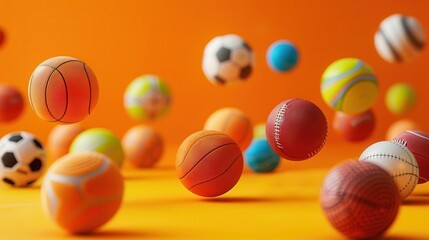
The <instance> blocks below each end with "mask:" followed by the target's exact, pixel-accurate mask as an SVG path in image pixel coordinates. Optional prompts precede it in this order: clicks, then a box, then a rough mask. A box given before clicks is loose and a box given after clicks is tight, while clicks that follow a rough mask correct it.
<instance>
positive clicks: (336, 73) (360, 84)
mask: <svg viewBox="0 0 429 240" xmlns="http://www.w3.org/2000/svg"><path fill="white" fill-rule="evenodd" d="M321 92H322V97H323V100H324V101H325V102H326V103H327V104H328V105H329V106H330V107H332V108H333V109H334V110H336V111H341V112H344V113H347V114H358V113H361V112H364V111H366V110H368V109H370V108H371V107H372V105H373V104H374V102H375V100H376V98H377V94H378V80H377V78H376V77H375V75H374V73H373V71H372V69H371V68H370V67H369V66H368V65H367V64H366V63H364V62H363V61H362V60H360V59H357V58H343V59H339V60H337V61H335V62H333V63H332V64H331V65H329V67H328V68H326V70H325V72H324V73H323V75H322V83H321Z"/></svg>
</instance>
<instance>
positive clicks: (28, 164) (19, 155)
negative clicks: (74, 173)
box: [0, 132, 46, 187]
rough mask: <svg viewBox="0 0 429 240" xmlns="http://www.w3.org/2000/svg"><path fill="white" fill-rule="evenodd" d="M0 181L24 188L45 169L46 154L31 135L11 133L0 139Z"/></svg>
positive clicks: (40, 144)
mask: <svg viewBox="0 0 429 240" xmlns="http://www.w3.org/2000/svg"><path fill="white" fill-rule="evenodd" d="M0 158H1V162H0V179H1V180H2V181H3V182H4V183H7V184H9V185H10V186H14V187H26V186H29V185H31V184H33V183H34V182H35V181H37V179H39V178H40V177H41V176H42V174H43V172H44V171H45V168H46V152H45V149H44V147H43V145H42V143H41V142H40V141H39V140H38V139H37V138H36V137H35V136H34V135H33V134H31V133H28V132H12V133H9V134H7V135H5V136H4V137H2V138H1V139H0Z"/></svg>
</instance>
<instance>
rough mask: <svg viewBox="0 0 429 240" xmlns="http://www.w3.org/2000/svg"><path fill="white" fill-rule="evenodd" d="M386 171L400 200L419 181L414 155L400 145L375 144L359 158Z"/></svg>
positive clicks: (393, 143) (389, 143)
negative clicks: (391, 178) (395, 187)
mask: <svg viewBox="0 0 429 240" xmlns="http://www.w3.org/2000/svg"><path fill="white" fill-rule="evenodd" d="M359 160H360V161H366V162H370V163H373V164H376V165H377V166H379V167H381V168H383V169H384V170H386V171H387V172H388V173H390V175H391V176H392V177H393V180H394V181H395V183H396V186H397V187H398V190H399V193H400V194H401V198H402V200H404V199H405V198H407V197H408V196H409V195H410V194H411V192H412V191H413V190H414V188H415V187H416V185H417V182H418V181H419V167H418V164H417V161H416V159H415V157H414V155H413V154H412V153H411V152H410V150H408V148H407V147H405V146H404V145H402V144H399V143H396V142H393V141H382V142H377V143H374V144H372V145H371V146H369V147H368V148H367V149H365V151H364V152H363V153H362V155H361V156H360V157H359Z"/></svg>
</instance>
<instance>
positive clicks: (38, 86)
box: [28, 56, 98, 123]
mask: <svg viewBox="0 0 429 240" xmlns="http://www.w3.org/2000/svg"><path fill="white" fill-rule="evenodd" d="M28 98H29V100H30V105H31V108H32V109H33V110H34V111H35V112H36V114H37V116H39V117H40V118H41V119H43V120H46V121H48V122H61V123H75V122H80V121H82V120H83V119H84V118H86V117H87V116H88V115H89V114H91V113H92V111H93V110H94V108H95V105H96V104H97V100H98V83H97V78H96V77H95V75H94V73H93V72H92V70H91V68H90V67H89V66H88V65H87V64H86V63H84V62H82V61H81V60H79V59H76V58H72V57H65V56H60V57H53V58H50V59H48V60H46V61H44V62H42V63H41V64H39V66H37V67H36V69H35V70H34V72H33V74H32V75H31V78H30V82H29V84H28Z"/></svg>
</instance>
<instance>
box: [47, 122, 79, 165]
mask: <svg viewBox="0 0 429 240" xmlns="http://www.w3.org/2000/svg"><path fill="white" fill-rule="evenodd" d="M84 130H85V128H84V127H83V126H82V125H81V124H80V123H75V124H68V125H57V126H55V127H54V128H52V130H51V132H50V133H49V136H48V159H49V160H50V161H51V162H52V161H55V160H56V159H58V158H60V157H62V156H64V155H66V154H67V153H68V152H69V149H70V145H71V144H72V142H73V140H74V139H75V138H76V137H77V135H79V133H81V132H83V131H84Z"/></svg>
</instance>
